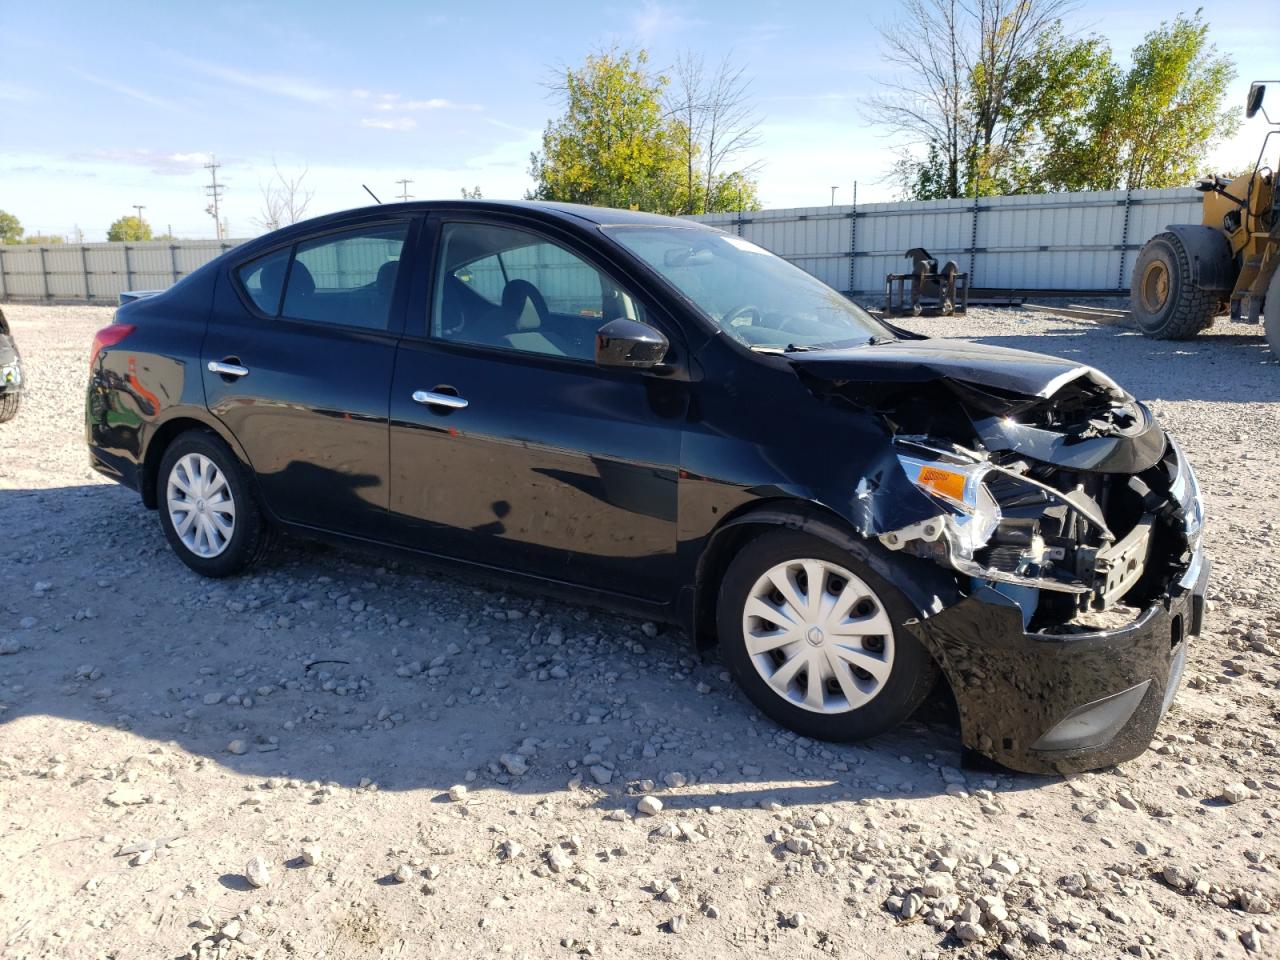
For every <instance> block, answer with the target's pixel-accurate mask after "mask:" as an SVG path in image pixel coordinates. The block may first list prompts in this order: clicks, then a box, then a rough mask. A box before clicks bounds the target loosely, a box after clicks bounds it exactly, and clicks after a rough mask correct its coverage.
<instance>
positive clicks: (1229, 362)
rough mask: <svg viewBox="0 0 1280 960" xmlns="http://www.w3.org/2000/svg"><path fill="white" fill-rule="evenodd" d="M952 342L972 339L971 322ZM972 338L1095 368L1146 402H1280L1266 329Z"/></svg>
mask: <svg viewBox="0 0 1280 960" xmlns="http://www.w3.org/2000/svg"><path fill="white" fill-rule="evenodd" d="M947 336H956V337H964V336H965V334H964V318H963V317H959V318H957V323H956V327H955V329H954V332H953V331H951V330H948V331H947ZM967 339H972V340H973V342H975V343H984V344H989V345H990V346H995V347H1010V348H1012V349H1015V350H1030V351H1033V352H1037V353H1047V354H1050V355H1052V356H1056V357H1062V358H1063V359H1064V360H1075V361H1079V362H1081V363H1087V364H1089V365H1091V366H1095V367H1097V368H1098V369H1100V370H1102V371H1103V372H1104V373H1106V374H1107V375H1108V376H1110V377H1111V378H1112V379H1113V380H1115V381H1116V382H1117V383H1119V384H1120V385H1121V386H1122V387H1124V388H1125V389H1126V390H1128V391H1129V392H1130V393H1132V394H1133V395H1134V396H1136V397H1138V398H1139V399H1144V400H1145V399H1160V400H1212V401H1226V402H1239V403H1268V402H1270V403H1275V402H1280V362H1278V361H1277V360H1276V358H1274V357H1273V356H1272V355H1271V352H1270V350H1268V348H1267V343H1266V340H1265V339H1264V338H1263V336H1262V331H1261V328H1258V333H1257V335H1254V336H1249V335H1243V334H1234V333H1229V334H1227V333H1224V334H1213V333H1204V334H1201V335H1200V336H1198V337H1195V338H1193V339H1191V340H1150V339H1148V338H1146V337H1144V336H1142V334H1140V333H1138V332H1137V331H1135V330H1129V329H1127V328H1124V327H1110V326H1098V325H1095V324H1088V323H1081V324H1079V325H1074V324H1073V325H1070V326H1064V327H1055V328H1051V329H1049V330H1047V331H1044V332H1043V333H1034V334H1027V335H1025V336H1018V335H999V336H989V337H972V338H967Z"/></svg>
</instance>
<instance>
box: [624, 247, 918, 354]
mask: <svg viewBox="0 0 1280 960" xmlns="http://www.w3.org/2000/svg"><path fill="white" fill-rule="evenodd" d="M606 231H607V232H608V234H609V236H611V237H612V238H613V239H614V240H616V241H617V242H618V243H620V244H622V245H623V246H624V247H626V248H627V249H628V250H630V251H631V252H632V253H634V254H635V255H636V256H638V257H639V258H640V259H641V260H643V261H644V262H645V263H647V264H648V265H649V266H651V267H652V268H653V269H654V270H656V271H657V272H658V273H660V274H661V275H662V276H663V277H665V278H666V279H667V280H668V281H669V282H670V283H671V284H672V285H673V286H675V287H676V289H678V290H679V291H680V292H681V293H683V294H684V295H685V296H686V297H688V298H689V299H690V300H692V301H693V302H694V304H696V305H697V306H698V307H699V308H700V309H701V310H702V312H703V313H705V314H706V315H707V316H708V317H710V318H711V319H712V320H714V321H715V322H716V323H718V324H719V325H720V326H721V328H722V329H724V331H725V332H726V333H728V334H730V335H731V336H733V337H736V338H737V339H738V340H740V341H741V342H742V343H745V344H746V345H747V346H749V347H752V348H753V349H757V350H788V349H790V350H804V349H811V350H812V349H822V348H826V347H850V346H856V345H859V344H865V343H871V342H874V341H876V340H888V339H892V338H893V335H892V333H891V332H890V331H889V330H887V329H886V328H885V327H882V326H881V325H880V324H879V323H877V322H876V321H875V319H873V318H872V317H871V315H870V314H868V313H867V312H866V311H865V310H863V309H862V308H861V307H859V306H857V305H856V304H854V303H852V302H850V301H849V300H847V299H845V297H844V296H843V295H841V294H840V293H837V292H836V291H835V290H832V289H831V288H830V287H828V286H827V285H826V284H825V283H822V282H821V281H820V280H817V279H816V278H814V277H812V276H810V275H809V274H807V273H805V272H804V271H803V270H801V269H800V268H799V267H795V266H792V265H791V264H790V263H787V261H785V260H783V259H782V258H781V257H777V256H774V255H773V254H772V253H770V252H769V251H768V250H765V249H763V248H761V247H757V246H756V245H755V244H754V243H750V242H748V241H746V240H743V239H742V238H741V237H735V236H731V235H729V234H726V233H720V232H719V231H715V232H712V231H710V230H703V229H699V228H694V227H608V228H606Z"/></svg>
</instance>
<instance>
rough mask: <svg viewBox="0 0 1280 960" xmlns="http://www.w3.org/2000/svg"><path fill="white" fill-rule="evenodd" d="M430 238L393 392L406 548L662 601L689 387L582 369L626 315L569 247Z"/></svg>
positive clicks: (492, 230)
mask: <svg viewBox="0 0 1280 960" xmlns="http://www.w3.org/2000/svg"><path fill="white" fill-rule="evenodd" d="M436 232H437V234H438V236H437V241H436V243H435V245H434V247H435V253H434V255H433V258H432V259H433V261H434V263H433V266H434V270H433V281H432V284H431V291H430V295H429V297H428V298H427V300H428V304H427V310H425V311H423V312H425V313H427V314H429V316H428V317H424V316H418V317H417V318H416V319H414V318H412V317H411V319H409V320H408V321H407V325H406V337H405V339H404V340H403V341H402V343H401V345H400V348H399V351H398V353H397V356H396V366H395V374H394V376H393V378H392V387H391V404H390V410H391V512H392V514H393V516H394V517H395V519H396V521H397V523H398V524H400V525H401V531H402V532H401V535H402V536H403V537H404V538H405V539H406V541H407V542H409V543H410V544H411V545H413V546H415V547H417V548H419V549H424V550H429V551H432V552H438V553H445V554H450V555H453V556H456V557H461V558H463V559H466V560H470V561H473V562H477V563H483V564H488V565H491V566H495V567H501V568H507V569H515V570H519V571H521V572H525V573H530V574H533V575H536V576H541V577H545V578H549V579H552V580H558V581H563V582H569V583H576V584H583V585H586V586H590V587H593V588H596V589H601V590H608V591H613V592H616V593H621V594H626V595H629V596H633V597H638V598H642V599H660V600H665V599H669V597H670V594H671V591H672V589H673V585H672V579H673V575H672V568H673V564H672V562H671V561H672V559H673V558H674V554H675V548H676V484H677V473H678V464H679V457H680V438H681V424H682V419H683V414H684V405H685V402H686V385H685V384H684V383H681V382H677V381H676V380H668V379H664V378H662V377H660V376H655V375H653V374H650V373H646V372H643V371H639V370H619V369H604V368H601V367H597V366H596V365H595V363H594V361H593V356H594V340H595V331H596V329H598V327H599V326H600V325H601V324H602V323H603V322H604V320H605V319H612V318H613V316H611V315H618V316H620V315H624V314H627V313H630V314H635V313H637V312H639V311H641V310H642V308H641V307H640V306H639V304H638V301H636V300H635V299H634V298H633V297H631V296H629V294H627V293H626V292H624V291H623V290H622V288H621V287H620V286H618V285H617V284H616V283H614V282H613V281H612V280H611V279H610V278H609V277H608V276H607V274H606V273H604V272H603V271H602V270H600V269H598V268H597V267H596V266H595V265H594V264H593V263H592V262H590V261H589V260H588V255H589V254H588V253H587V252H584V251H583V250H582V249H581V248H579V249H577V250H571V249H570V248H569V247H568V246H566V245H565V244H566V242H567V241H566V239H565V238H559V239H555V238H552V237H549V236H547V235H545V234H543V233H540V232H537V231H536V230H533V229H530V228H529V227H526V226H521V227H515V226H510V225H507V224H504V223H501V222H498V221H481V220H476V219H469V220H461V219H460V220H449V219H447V218H444V219H443V222H442V223H440V224H438V225H436ZM414 312H417V311H414ZM647 319H649V320H652V318H647Z"/></svg>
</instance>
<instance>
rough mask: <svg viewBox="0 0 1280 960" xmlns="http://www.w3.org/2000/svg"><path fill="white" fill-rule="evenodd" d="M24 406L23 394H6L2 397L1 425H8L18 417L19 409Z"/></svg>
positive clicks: (0, 405)
mask: <svg viewBox="0 0 1280 960" xmlns="http://www.w3.org/2000/svg"><path fill="white" fill-rule="evenodd" d="M21 405H22V394H20V393H6V394H5V395H4V396H2V397H0V423H8V422H9V421H10V420H12V419H13V418H14V417H16V416H17V415H18V407H20V406H21Z"/></svg>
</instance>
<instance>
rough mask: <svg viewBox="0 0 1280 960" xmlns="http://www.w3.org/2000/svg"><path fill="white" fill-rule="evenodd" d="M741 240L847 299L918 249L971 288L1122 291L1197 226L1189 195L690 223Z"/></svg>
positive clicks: (1054, 197) (812, 212) (1118, 193)
mask: <svg viewBox="0 0 1280 960" xmlns="http://www.w3.org/2000/svg"><path fill="white" fill-rule="evenodd" d="M692 219H694V220H698V221H700V222H702V223H707V224H711V225H713V226H716V227H719V228H720V229H722V230H728V231H730V232H733V233H737V234H739V235H740V236H742V237H745V238H746V239H748V240H751V241H752V242H754V243H758V244H759V245H760V246H762V247H765V248H766V249H768V250H772V251H773V252H774V253H776V254H778V255H779V256H782V257H785V258H786V259H788V260H790V261H791V262H792V263H795V264H796V265H797V266H799V267H801V268H803V269H804V270H807V271H808V272H809V273H812V274H814V275H815V276H817V277H818V278H820V279H821V280H823V281H824V282H825V283H828V284H830V285H831V286H833V287H835V288H836V289H837V290H842V291H844V292H845V293H856V294H873V293H874V294H880V293H882V292H883V290H884V278H885V275H886V274H888V273H902V272H903V271H905V270H906V269H907V267H908V265H909V263H910V261H908V260H907V259H906V257H905V256H904V254H905V253H906V251H907V250H909V249H911V248H912V247H924V248H925V249H926V250H928V251H929V253H930V254H932V255H933V256H935V257H937V258H938V259H939V260H942V261H946V260H954V261H956V263H957V264H958V265H959V267H960V269H961V270H966V271H969V272H970V273H971V283H972V285H973V286H974V287H982V288H988V289H1021V290H1090V291H1102V290H1114V291H1117V292H1128V289H1129V274H1130V273H1131V271H1132V270H1133V262H1134V257H1135V255H1136V251H1138V250H1140V249H1141V248H1142V245H1143V244H1144V243H1146V242H1147V240H1149V239H1150V238H1151V237H1152V236H1153V235H1155V234H1156V233H1159V232H1160V230H1162V229H1163V228H1164V226H1165V224H1169V223H1199V222H1200V194H1199V193H1197V192H1196V191H1195V190H1194V189H1191V188H1186V189H1176V190H1130V191H1126V190H1108V191H1094V192H1088V193H1057V194H1041V195H1034V196H1017V197H982V198H980V199H978V200H976V201H975V200H926V201H911V202H905V203H868V204H861V205H859V206H856V207H853V206H836V207H799V208H796V209H791V210H762V211H759V212H754V213H742V214H731V213H720V214H710V215H707V216H699V217H693V218H692Z"/></svg>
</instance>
